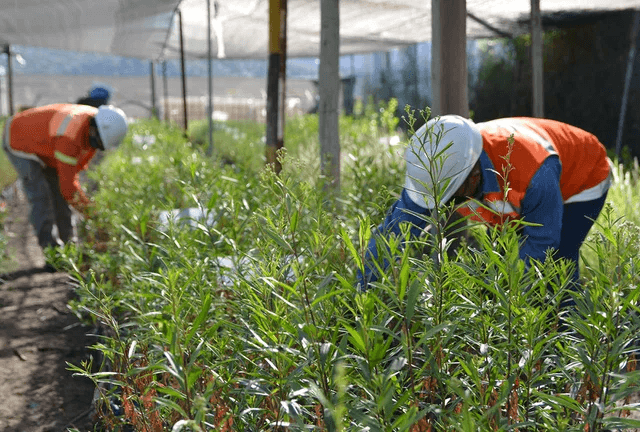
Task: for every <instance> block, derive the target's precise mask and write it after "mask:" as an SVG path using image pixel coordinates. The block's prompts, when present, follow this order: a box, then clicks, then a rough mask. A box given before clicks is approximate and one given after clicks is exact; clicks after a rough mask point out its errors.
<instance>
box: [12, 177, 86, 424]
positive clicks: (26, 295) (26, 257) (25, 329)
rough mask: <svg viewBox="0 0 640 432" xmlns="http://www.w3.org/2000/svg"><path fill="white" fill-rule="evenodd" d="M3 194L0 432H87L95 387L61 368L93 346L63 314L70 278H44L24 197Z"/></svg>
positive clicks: (72, 318) (55, 275) (70, 292)
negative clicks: (73, 431) (4, 248)
mask: <svg viewBox="0 0 640 432" xmlns="http://www.w3.org/2000/svg"><path fill="white" fill-rule="evenodd" d="M6 195H9V196H8V197H5V198H6V200H5V203H6V208H5V209H4V211H6V212H7V215H6V218H5V228H4V231H5V235H6V236H7V237H8V241H9V247H8V249H9V254H10V260H9V261H8V262H7V261H6V260H2V261H0V262H2V267H1V268H0V431H2V432H14V431H15V432H45V431H46V432H49V431H51V432H53V431H55V432H59V431H66V430H68V429H69V428H77V429H78V430H80V431H82V432H85V431H88V430H93V427H92V423H93V420H92V415H93V412H92V398H93V384H92V383H91V382H90V381H89V380H87V379H85V378H80V377H74V376H72V373H71V372H69V371H68V370H67V362H70V363H72V364H80V363H81V362H82V361H83V360H87V359H88V358H89V350H88V349H87V347H88V346H90V345H91V344H93V343H95V339H94V338H92V337H91V336H88V333H90V331H91V329H89V328H88V327H85V326H83V325H81V324H80V323H79V322H78V319H77V318H76V317H75V315H74V314H72V313H71V312H70V311H69V309H68V308H67V303H68V301H69V299H70V298H71V297H72V296H73V286H72V284H71V283H70V282H71V280H70V278H69V276H68V275H67V274H65V273H47V272H44V271H43V265H44V263H45V261H44V255H43V254H42V251H41V250H40V248H39V246H38V244H37V241H36V238H35V236H34V234H33V231H32V229H31V226H30V225H29V222H28V204H27V202H26V199H25V197H24V196H23V194H22V193H21V192H20V191H19V189H17V188H15V187H14V188H13V193H9V194H6Z"/></svg>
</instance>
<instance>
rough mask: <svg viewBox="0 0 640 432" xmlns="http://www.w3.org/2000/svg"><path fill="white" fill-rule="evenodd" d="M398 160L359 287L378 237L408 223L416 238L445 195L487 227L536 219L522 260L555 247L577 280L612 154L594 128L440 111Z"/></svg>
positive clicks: (371, 277) (373, 275) (369, 274)
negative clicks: (397, 188)
mask: <svg viewBox="0 0 640 432" xmlns="http://www.w3.org/2000/svg"><path fill="white" fill-rule="evenodd" d="M511 136H513V143H512V144H510V142H509V141H510V140H509V138H510V137H511ZM405 158H406V164H407V166H406V177H405V186H404V189H403V191H402V194H401V196H400V198H399V199H398V200H397V201H396V203H394V204H393V206H392V207H391V209H390V210H389V212H388V213H387V216H386V219H385V220H384V222H383V223H382V224H381V225H380V226H379V227H378V230H377V232H376V234H374V236H373V237H372V238H371V241H370V243H369V247H368V250H367V260H366V262H365V267H364V268H363V269H362V270H361V271H359V272H358V279H359V284H360V288H361V289H366V288H367V286H368V284H369V283H371V282H373V281H376V280H377V279H378V277H379V275H378V273H377V271H376V266H375V265H373V263H372V260H377V259H378V250H377V247H378V246H377V242H378V239H379V236H384V237H387V238H388V237H389V236H390V235H391V234H395V235H397V236H399V235H400V233H401V230H400V224H401V223H403V222H409V223H410V224H411V225H410V233H411V235H412V236H415V237H418V236H420V234H421V233H422V231H423V230H424V229H425V228H426V225H427V221H426V220H425V218H424V216H421V215H425V214H429V213H430V212H431V210H433V209H434V208H435V206H436V204H438V205H443V204H446V203H448V202H450V201H451V200H455V202H456V204H459V205H458V207H457V212H458V213H460V214H462V215H464V216H468V217H469V218H470V219H474V220H477V221H483V222H486V223H488V224H490V225H500V224H503V223H506V222H507V221H509V220H512V219H522V220H524V221H526V222H531V223H534V224H536V225H526V226H524V227H523V228H522V237H523V241H522V242H521V247H520V251H519V253H520V258H521V259H523V260H524V261H525V263H527V264H528V263H529V261H530V259H535V260H538V261H541V262H543V261H544V260H545V258H546V253H547V251H548V250H549V249H552V250H554V251H555V255H554V256H555V257H556V258H560V257H562V258H566V259H568V260H570V261H572V262H573V263H574V264H575V266H574V272H573V275H572V279H573V281H575V282H577V281H578V278H579V267H578V259H579V250H580V246H581V245H582V243H583V242H584V239H585V238H586V236H587V233H588V232H589V230H590V228H591V226H592V225H593V221H594V220H595V219H596V218H597V217H598V215H599V214H600V211H601V210H602V208H603V206H604V203H605V199H606V196H607V192H608V190H609V186H610V184H611V161H610V160H609V158H608V157H607V153H606V149H605V147H604V146H603V145H602V144H601V143H600V141H598V139H597V138H596V137H595V136H594V135H592V134H590V133H588V132H586V131H584V130H581V129H579V128H577V127H574V126H570V125H568V124H564V123H561V122H557V121H553V120H545V119H537V118H504V119H498V120H493V121H489V122H485V123H477V124H476V123H474V122H473V121H471V120H468V119H465V118H462V117H460V116H456V115H445V116H441V117H438V118H434V119H431V120H429V121H428V122H427V123H426V124H425V125H424V126H422V127H421V128H420V129H419V130H418V131H417V132H416V133H415V134H414V136H413V137H412V138H411V140H410V143H409V145H408V147H407V150H406V154H405ZM507 182H508V187H506V186H505V184H506V183H507ZM505 190H507V193H506V195H505ZM380 266H381V268H385V267H386V266H388V263H387V262H383V263H380Z"/></svg>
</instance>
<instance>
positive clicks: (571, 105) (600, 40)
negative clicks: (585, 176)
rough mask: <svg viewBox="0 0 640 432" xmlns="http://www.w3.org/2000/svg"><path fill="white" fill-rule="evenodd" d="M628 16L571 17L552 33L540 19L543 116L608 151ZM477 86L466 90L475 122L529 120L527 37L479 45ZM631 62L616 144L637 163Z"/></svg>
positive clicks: (639, 150) (638, 117) (639, 121)
mask: <svg viewBox="0 0 640 432" xmlns="http://www.w3.org/2000/svg"><path fill="white" fill-rule="evenodd" d="M632 17H633V15H632V14H630V13H628V11H608V12H603V13H601V14H595V15H593V17H592V18H589V17H588V14H587V15H585V16H584V17H580V16H579V14H576V15H575V16H574V17H573V21H572V20H571V19H570V15H568V16H567V18H566V19H565V20H564V21H563V20H562V19H559V21H558V22H557V23H555V24H558V27H556V28H555V29H552V28H553V25H554V23H553V17H547V18H548V21H549V22H548V23H546V24H545V32H544V35H543V45H544V47H543V56H544V60H543V62H544V67H543V68H544V74H543V88H544V95H543V99H544V116H545V117H546V118H550V119H554V120H559V121H562V122H566V123H569V124H572V125H574V126H577V127H580V128H582V129H584V130H587V131H589V132H591V133H593V134H594V135H595V136H597V137H598V138H599V139H600V141H601V142H602V143H604V144H605V146H606V147H607V148H609V149H614V148H615V145H616V140H617V137H618V134H619V131H618V123H619V116H620V113H621V103H622V98H623V93H624V84H625V74H626V71H627V66H628V65H627V61H628V56H629V50H630V46H631V40H630V39H631V38H630V35H631V28H632V24H633V22H632V21H633V19H632ZM482 49H483V61H482V65H481V67H480V70H479V76H478V80H477V82H476V85H475V86H474V87H473V88H471V89H470V109H471V111H472V112H474V113H475V115H474V120H475V121H488V120H493V119H496V118H501V117H514V116H527V115H531V112H532V100H533V96H532V85H531V83H532V66H531V37H530V35H528V34H527V35H520V36H516V37H514V38H512V39H501V40H491V41H488V42H486V43H485V45H484V47H483V48H482ZM638 66H639V64H638V61H637V60H636V64H634V65H633V70H634V71H636V72H634V78H633V79H632V80H631V87H630V89H629V93H628V103H627V110H626V116H625V122H624V125H623V126H624V127H623V131H622V144H623V146H624V147H627V148H628V149H629V151H630V152H631V153H632V155H633V156H636V157H640V141H639V140H638V136H639V135H638V133H637V131H638V128H639V127H640V112H639V111H638V110H635V109H633V108H632V107H635V106H637V105H638V101H639V98H640V92H639V90H640V89H639V88H638V86H637V84H635V83H636V82H638V80H637V78H636V77H637V70H638Z"/></svg>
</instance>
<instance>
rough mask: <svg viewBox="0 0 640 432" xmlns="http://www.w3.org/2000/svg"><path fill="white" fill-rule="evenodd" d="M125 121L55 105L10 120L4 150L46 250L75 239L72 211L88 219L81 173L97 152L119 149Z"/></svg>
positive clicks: (115, 113) (106, 112)
mask: <svg viewBox="0 0 640 432" xmlns="http://www.w3.org/2000/svg"><path fill="white" fill-rule="evenodd" d="M126 133H127V119H126V116H125V114H124V112H122V110H120V109H119V108H116V107H114V106H110V105H104V106H101V107H100V108H95V107H91V106H87V105H75V104H54V105H47V106H43V107H38V108H32V109H29V110H26V111H23V112H20V113H18V114H16V115H14V116H13V117H9V118H8V119H7V121H6V123H5V127H4V134H3V149H4V151H5V153H6V154H7V156H8V158H9V160H10V161H11V163H12V164H13V166H14V167H15V168H16V171H17V173H18V176H19V178H20V180H21V181H22V186H23V189H24V191H25V194H26V196H27V198H28V200H29V203H30V205H31V213H30V222H31V225H32V226H33V228H34V229H35V232H36V235H37V237H38V243H39V244H40V246H41V247H42V248H46V247H48V246H59V245H62V244H64V243H66V242H68V241H69V240H70V239H71V237H72V235H73V224H72V211H71V208H70V206H69V205H71V206H73V207H74V208H75V209H76V210H77V211H79V212H80V213H81V214H82V215H83V216H84V217H89V216H90V214H91V211H90V206H91V204H90V201H89V199H88V198H87V197H86V196H85V194H84V193H83V191H82V188H81V187H80V183H79V179H78V174H79V173H80V171H82V170H84V169H86V168H87V166H88V164H89V162H90V161H91V158H93V156H94V155H95V153H96V151H97V150H107V149H111V148H114V147H116V146H118V145H119V144H120V142H121V141H122V139H123V138H124V136H125V135H126Z"/></svg>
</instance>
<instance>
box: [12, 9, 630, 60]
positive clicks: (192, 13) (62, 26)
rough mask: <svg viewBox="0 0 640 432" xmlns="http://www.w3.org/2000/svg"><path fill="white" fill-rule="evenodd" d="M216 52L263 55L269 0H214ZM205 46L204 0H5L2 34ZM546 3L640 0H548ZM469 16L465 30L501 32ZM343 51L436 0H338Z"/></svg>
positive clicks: (357, 49) (102, 45) (490, 12)
mask: <svg viewBox="0 0 640 432" xmlns="http://www.w3.org/2000/svg"><path fill="white" fill-rule="evenodd" d="M210 1H211V9H212V13H211V15H212V39H213V56H214V57H219V58H222V57H225V58H254V59H265V58H266V57H267V55H268V32H267V29H268V23H269V10H268V9H269V1H268V0H210ZM320 1H321V0H288V3H287V4H288V20H287V27H288V29H287V30H288V31H287V55H288V56H289V58H295V57H317V56H318V55H319V41H320ZM178 5H180V9H181V11H182V19H183V36H184V45H185V51H186V53H187V55H188V57H189V58H194V57H201V58H205V57H206V56H207V0H183V1H182V2H180V1H179V0H3V1H2V6H1V7H0V44H7V43H9V44H15V45H23V46H37V47H46V48H59V49H66V50H70V51H89V52H99V53H109V54H115V55H120V56H126V57H137V58H144V59H151V60H158V59H161V58H176V57H177V56H178V55H179V48H180V43H179V34H178V30H177V20H176V19H175V17H173V12H174V10H175V8H176V7H177V6H178ZM530 8H531V0H467V12H469V13H470V14H472V15H473V16H475V17H477V18H479V19H481V20H482V21H484V22H486V23H488V24H489V25H491V26H493V27H494V28H496V29H500V30H502V31H505V32H508V33H516V34H517V33H525V32H528V25H527V24H526V20H527V17H528V15H529V13H530ZM541 8H542V13H543V14H546V13H552V12H563V11H567V12H575V11H603V10H620V9H630V8H640V0H608V1H602V0H544V1H542V2H541ZM494 35H495V33H494V32H493V31H492V30H490V29H489V28H487V27H485V26H483V25H481V24H479V23H478V22H477V21H475V20H473V19H467V36H468V37H469V38H483V37H490V36H494ZM340 39H341V41H340V53H341V54H342V55H344V54H355V53H364V52H374V51H385V50H388V49H390V48H393V47H399V46H402V45H409V44H414V43H417V42H424V41H428V40H430V39H431V0H340Z"/></svg>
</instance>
